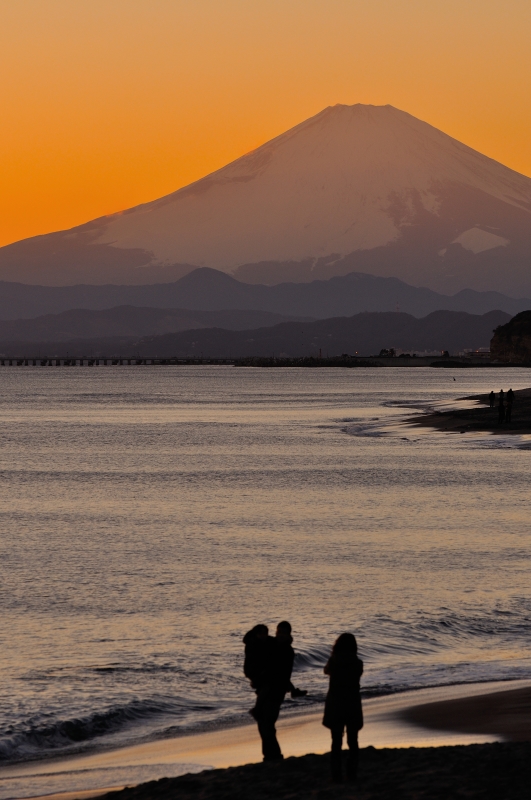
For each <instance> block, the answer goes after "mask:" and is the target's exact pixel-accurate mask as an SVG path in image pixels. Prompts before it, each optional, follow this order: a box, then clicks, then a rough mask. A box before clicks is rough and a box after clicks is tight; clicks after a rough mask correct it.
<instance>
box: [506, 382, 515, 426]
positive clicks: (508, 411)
mask: <svg viewBox="0 0 531 800" xmlns="http://www.w3.org/2000/svg"><path fill="white" fill-rule="evenodd" d="M513 400H514V392H513V390H512V389H509V391H508V392H507V405H506V408H505V422H510V421H511V417H512V415H513Z"/></svg>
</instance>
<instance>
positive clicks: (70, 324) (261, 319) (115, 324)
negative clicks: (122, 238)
mask: <svg viewBox="0 0 531 800" xmlns="http://www.w3.org/2000/svg"><path fill="white" fill-rule="evenodd" d="M289 321H300V322H306V321H311V318H309V317H297V316H293V315H292V316H284V315H282V314H272V313H270V312H269V311H245V310H243V311H238V310H235V311H188V310H186V309H178V308H142V307H136V306H118V307H116V308H109V309H106V310H104V311H92V310H86V309H79V308H78V309H73V310H72V311H63V312H62V313H61V314H47V315H45V316H42V317H37V318H35V319H17V320H2V321H0V341H4V342H5V341H12V342H15V341H18V342H65V341H69V340H70V339H78V338H80V339H98V338H102V337H105V338H109V337H120V338H123V337H125V338H131V337H134V338H138V337H141V336H150V335H151V336H152V335H157V334H163V333H175V332H177V331H185V330H191V329H194V330H195V329H198V328H214V327H216V328H224V329H227V330H235V331H239V330H247V329H250V328H265V327H268V326H270V325H277V324H278V323H279V322H289Z"/></svg>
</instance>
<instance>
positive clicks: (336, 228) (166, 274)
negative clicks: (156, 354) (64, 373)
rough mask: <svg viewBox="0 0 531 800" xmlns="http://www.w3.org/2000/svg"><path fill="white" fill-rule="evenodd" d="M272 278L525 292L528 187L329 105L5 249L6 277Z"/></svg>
mask: <svg viewBox="0 0 531 800" xmlns="http://www.w3.org/2000/svg"><path fill="white" fill-rule="evenodd" d="M197 266H207V267H213V268H215V269H219V270H222V271H224V272H228V273H230V274H232V275H234V276H235V277H237V278H239V279H241V280H245V281H248V282H261V283H280V282H283V281H289V280H294V281H309V280H313V279H315V278H326V277H332V276H334V275H338V274H345V273H347V272H352V271H354V270H356V271H359V272H369V273H372V274H376V275H387V276H394V277H398V278H401V279H402V280H406V281H408V282H410V283H413V284H417V285H426V286H430V287H431V288H435V289H438V290H439V291H441V290H442V291H446V290H447V291H448V292H453V291H457V290H458V289H461V288H465V287H471V288H475V289H496V290H499V291H504V292H506V293H507V292H508V293H529V291H531V179H530V178H527V177H525V176H524V175H520V174H518V173H516V172H514V171H513V170H510V169H508V168H507V167H505V166H503V165H502V164H500V163H498V162H496V161H493V160H492V159H490V158H487V157H486V156H483V155H481V154H480V153H478V152H477V151H475V150H472V149H471V148H470V147H467V146H466V145H464V144H461V143H460V142H458V141H457V140H455V139H453V138H452V137H450V136H448V135H446V134H444V133H442V132H441V131H439V130H437V129H436V128H433V127H432V126H431V125H428V124H427V123H425V122H422V121H420V120H418V119H416V118H415V117H412V116H411V115H410V114H407V113H405V112H403V111H399V110H397V109H395V108H393V107H392V106H368V105H354V106H346V105H337V106H333V107H330V108H326V109H325V110H324V111H322V112H321V113H319V114H317V115H316V116H314V117H312V118H310V119H308V120H306V121H305V122H302V123H301V124H300V125H297V126H296V127H294V128H292V129H291V130H289V131H287V132H286V133H284V134H282V135H281V136H278V137H277V138H275V139H272V140H271V141H270V142H267V143H266V144H264V145H262V146H261V147H259V148H258V149H256V150H254V151H252V152H251V153H248V154H247V155H245V156H243V157H242V158H239V159H237V160H236V161H234V162H232V163H231V164H228V165H227V166H226V167H223V168H222V169H220V170H218V171H217V172H214V173H212V174H211V175H208V176H206V177H205V178H202V179H201V180H199V181H196V182H195V183H193V184H190V185H189V186H186V187H184V188H182V189H180V190H178V191H177V192H174V193H173V194H170V195H168V196H166V197H163V198H161V199H160V200H155V201H153V202H151V203H146V204H145V205H141V206H137V207H136V208H132V209H129V210H128V211H124V212H122V213H119V214H114V215H111V216H108V217H103V218H100V219H97V220H94V221H93V222H89V223H87V224H86V225H82V226H80V227H77V228H73V229H72V230H70V231H62V232H59V233H53V234H49V235H47V236H40V237H35V238H33V239H27V240H24V241H22V242H17V243H16V244H14V245H9V246H8V247H4V248H2V249H0V279H3V280H19V281H23V282H26V283H46V284H73V283H109V282H113V283H157V282H164V281H171V280H175V279H176V278H177V277H180V276H181V275H183V274H185V273H186V272H188V271H190V270H191V269H193V268H194V267H197Z"/></svg>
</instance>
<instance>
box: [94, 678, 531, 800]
mask: <svg viewBox="0 0 531 800" xmlns="http://www.w3.org/2000/svg"><path fill="white" fill-rule="evenodd" d="M403 715H404V718H405V719H407V720H408V721H410V722H413V723H415V724H417V725H422V726H425V727H426V728H436V729H437V728H438V729H445V730H454V731H465V732H469V733H483V734H494V735H499V736H503V737H504V738H505V739H509V740H510V741H507V742H495V743H492V744H473V745H460V746H454V747H410V748H393V749H386V748H384V749H375V748H373V747H365V748H363V749H362V750H361V751H360V768H359V775H358V780H357V781H356V783H355V784H351V783H344V784H339V785H338V784H332V783H331V781H330V777H329V756H328V755H307V756H301V757H299V758H288V759H286V760H285V761H284V762H281V763H279V764H273V765H272V764H248V765H247V766H243V767H232V768H230V769H217V770H211V771H208V772H202V773H199V774H195V775H183V776H182V777H180V778H170V779H168V778H165V779H162V780H160V781H153V782H151V783H145V784H142V785H140V786H136V787H133V788H127V789H123V790H122V791H120V792H113V793H111V794H109V795H106V797H108V798H109V800H159V799H160V800H173V798H175V800H179V798H182V800H188V798H197V799H198V800H266V798H267V800H269V799H270V798H279V800H306V798H316V799H317V798H319V799H320V798H323V799H324V800H326V798H330V800H332V798H334V800H335V798H337V800H341V799H342V798H353V799H354V798H356V800H401V798H404V800H405V799H406V798H407V800H421V799H422V800H454V798H477V800H491V799H492V800H527V798H531V688H521V689H515V690H510V691H500V692H496V693H493V694H488V695H485V694H484V695H479V696H475V697H465V698H462V699H459V700H448V701H443V702H436V703H426V704H423V705H420V706H414V707H412V708H409V709H407V710H406V711H404V712H403Z"/></svg>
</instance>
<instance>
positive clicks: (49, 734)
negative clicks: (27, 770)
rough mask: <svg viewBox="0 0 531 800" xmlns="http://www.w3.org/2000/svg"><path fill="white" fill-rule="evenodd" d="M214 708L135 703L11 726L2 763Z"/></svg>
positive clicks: (1, 741)
mask: <svg viewBox="0 0 531 800" xmlns="http://www.w3.org/2000/svg"><path fill="white" fill-rule="evenodd" d="M213 708H214V707H213V706H206V705H199V704H191V703H188V702H186V701H184V700H182V699H178V698H175V699H171V700H170V699H165V700H132V701H131V702H130V703H127V704H125V705H114V706H111V707H110V708H108V709H107V710H106V711H101V712H95V713H93V714H89V715H88V716H86V717H78V718H74V719H62V720H61V719H57V720H55V721H53V722H48V723H46V722H45V721H44V720H41V721H37V720H26V721H25V723H21V724H20V725H16V726H12V727H11V728H10V729H7V730H4V731H2V732H1V735H0V762H2V761H3V762H13V761H19V760H26V759H31V758H35V757H42V756H43V755H54V754H57V753H58V752H63V751H65V752H68V751H69V750H71V749H72V748H79V747H80V746H82V745H84V744H87V743H90V742H92V741H94V740H97V739H101V738H102V737H104V736H109V735H110V734H115V733H118V732H122V731H123V730H124V729H127V728H130V727H131V726H132V725H134V724H135V723H137V724H138V723H142V722H146V721H148V720H149V721H152V720H155V719H157V718H165V719H167V718H168V717H169V716H171V717H175V716H178V715H182V714H183V712H190V711H196V712H201V711H203V712H205V711H209V710H212V709H213Z"/></svg>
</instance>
